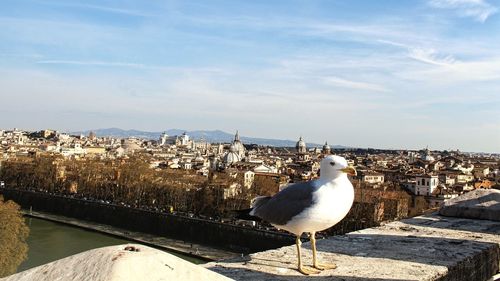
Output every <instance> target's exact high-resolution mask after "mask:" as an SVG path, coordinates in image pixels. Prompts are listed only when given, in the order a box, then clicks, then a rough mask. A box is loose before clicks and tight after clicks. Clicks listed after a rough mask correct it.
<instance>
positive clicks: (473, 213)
mask: <svg viewBox="0 0 500 281" xmlns="http://www.w3.org/2000/svg"><path fill="white" fill-rule="evenodd" d="M439 214H440V215H443V216H448V217H458V218H470V219H483V220H495V221H500V190H496V189H477V190H474V191H471V192H468V193H465V194H463V195H461V196H459V197H457V198H454V199H451V200H449V201H447V202H445V203H444V205H443V206H442V207H441V209H440V210H439Z"/></svg>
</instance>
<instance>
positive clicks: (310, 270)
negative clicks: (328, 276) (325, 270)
mask: <svg viewBox="0 0 500 281" xmlns="http://www.w3.org/2000/svg"><path fill="white" fill-rule="evenodd" d="M300 236H301V235H297V238H296V239H295V244H296V245H297V258H298V260H299V264H298V270H299V272H300V273H302V274H304V275H309V274H318V273H319V271H318V270H316V269H314V268H308V267H303V266H302V259H301V258H300V246H301V245H302V242H301V241H300Z"/></svg>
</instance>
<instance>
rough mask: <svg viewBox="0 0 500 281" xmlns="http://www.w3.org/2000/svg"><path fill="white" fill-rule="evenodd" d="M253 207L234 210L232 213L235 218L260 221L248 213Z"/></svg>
mask: <svg viewBox="0 0 500 281" xmlns="http://www.w3.org/2000/svg"><path fill="white" fill-rule="evenodd" d="M252 210H253V208H250V209H244V210H235V211H233V213H234V214H235V217H234V218H235V219H238V220H246V221H261V218H259V217H256V216H252V215H250V212H252Z"/></svg>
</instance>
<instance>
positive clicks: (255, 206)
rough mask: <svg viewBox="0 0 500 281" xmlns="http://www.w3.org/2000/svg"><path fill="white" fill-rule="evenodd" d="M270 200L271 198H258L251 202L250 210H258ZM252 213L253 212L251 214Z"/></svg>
mask: <svg viewBox="0 0 500 281" xmlns="http://www.w3.org/2000/svg"><path fill="white" fill-rule="evenodd" d="M270 199H271V196H259V197H255V198H254V199H253V200H252V210H256V209H258V208H259V207H260V206H262V205H264V204H266V203H267V201H269V200H270ZM252 213H253V212H252Z"/></svg>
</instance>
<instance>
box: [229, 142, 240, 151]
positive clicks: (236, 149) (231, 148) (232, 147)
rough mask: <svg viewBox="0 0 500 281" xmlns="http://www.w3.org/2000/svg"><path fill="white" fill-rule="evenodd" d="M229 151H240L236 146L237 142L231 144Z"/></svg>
mask: <svg viewBox="0 0 500 281" xmlns="http://www.w3.org/2000/svg"><path fill="white" fill-rule="evenodd" d="M229 152H238V148H237V147H236V144H235V143H233V144H231V146H230V147H229Z"/></svg>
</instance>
